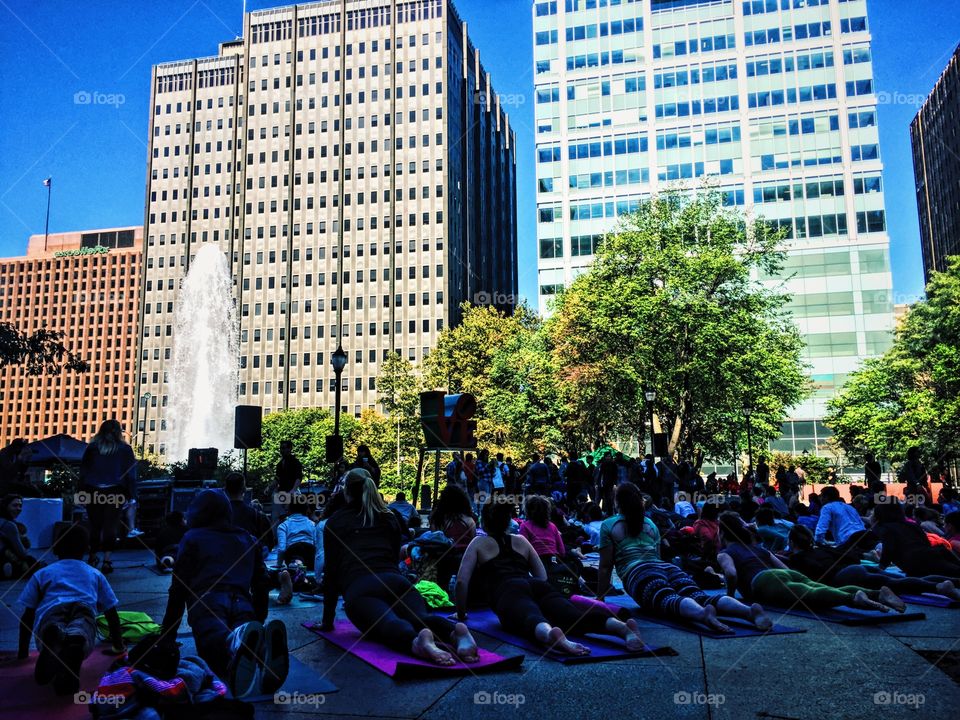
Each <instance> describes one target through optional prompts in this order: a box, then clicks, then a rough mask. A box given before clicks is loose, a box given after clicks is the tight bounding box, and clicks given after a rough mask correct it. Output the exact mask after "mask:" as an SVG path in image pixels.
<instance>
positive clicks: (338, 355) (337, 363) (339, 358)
mask: <svg viewBox="0 0 960 720" xmlns="http://www.w3.org/2000/svg"><path fill="white" fill-rule="evenodd" d="M330 364H331V365H332V366H333V373H334V375H336V378H337V387H336V389H335V391H334V401H335V402H336V407H335V408H334V409H333V434H334V435H336V436H337V437H340V376H341V375H342V374H343V369H344V368H345V367H346V366H347V354H346V353H345V352H344V351H343V346H342V345H340V344H339V343H338V344H337V349H336V350H335V351H334V353H333V355H331V356H330Z"/></svg>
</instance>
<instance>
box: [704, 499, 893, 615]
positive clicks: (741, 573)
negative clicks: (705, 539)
mask: <svg viewBox="0 0 960 720" xmlns="http://www.w3.org/2000/svg"><path fill="white" fill-rule="evenodd" d="M720 540H721V542H722V543H723V551H722V552H721V553H720V554H719V555H717V561H718V562H719V563H720V567H721V568H722V569H723V574H724V577H726V580H727V594H729V595H733V594H734V593H735V592H736V591H737V590H739V591H740V594H741V595H742V596H743V597H744V599H745V600H747V601H748V602H759V603H763V604H764V605H767V604H769V605H775V606H779V607H792V606H794V605H797V604H801V605H803V606H805V607H806V608H807V609H810V610H813V611H816V610H826V609H829V608H834V607H837V606H838V605H849V606H850V607H856V608H862V609H864V610H879V611H881V612H888V611H889V610H890V609H891V608H893V609H894V610H896V611H898V612H904V611H905V610H906V607H907V606H906V604H905V603H904V602H903V600H901V599H900V598H898V597H897V596H896V595H895V594H894V593H893V591H892V590H891V589H890V588H889V587H886V586H883V587H882V588H880V590H879V591H874V590H867V589H866V588H862V587H857V586H855V585H846V586H843V587H836V588H834V587H830V586H828V585H823V584H822V583H818V582H814V581H813V580H811V579H810V578H808V577H807V576H806V575H804V574H803V573H801V572H798V571H796V570H791V569H789V568H788V567H787V566H786V565H784V564H783V561H782V560H780V558H778V557H777V556H776V555H774V554H773V553H771V552H770V551H769V550H766V549H764V548H762V547H760V546H759V545H757V544H756V543H755V541H754V536H753V533H752V532H751V531H750V529H749V528H748V527H747V526H746V525H744V524H743V520H741V519H740V516H739V515H737V514H736V513H734V512H724V513H721V514H720Z"/></svg>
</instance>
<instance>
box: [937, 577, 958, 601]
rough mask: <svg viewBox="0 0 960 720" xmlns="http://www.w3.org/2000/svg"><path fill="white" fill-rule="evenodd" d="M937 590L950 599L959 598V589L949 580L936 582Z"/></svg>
mask: <svg viewBox="0 0 960 720" xmlns="http://www.w3.org/2000/svg"><path fill="white" fill-rule="evenodd" d="M937 592H938V593H940V594H941V595H945V596H946V597H948V598H950V599H951V600H960V590H957V586H956V585H954V584H953V583H952V582H951V581H949V580H944V581H943V582H942V583H937Z"/></svg>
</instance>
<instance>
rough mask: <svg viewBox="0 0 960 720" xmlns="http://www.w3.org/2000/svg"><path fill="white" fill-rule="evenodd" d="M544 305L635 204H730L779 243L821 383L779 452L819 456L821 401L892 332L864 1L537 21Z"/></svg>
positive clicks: (624, 6)
mask: <svg viewBox="0 0 960 720" xmlns="http://www.w3.org/2000/svg"><path fill="white" fill-rule="evenodd" d="M533 16H534V17H533V32H534V77H535V85H536V133H537V141H536V153H537V191H538V192H537V215H538V218H537V220H538V223H537V242H538V245H539V266H538V269H539V304H540V310H541V311H542V312H549V310H550V301H551V298H552V296H553V295H555V293H556V292H557V291H558V290H559V289H561V288H563V287H564V286H566V285H568V284H569V283H570V282H571V281H572V280H573V278H574V277H576V275H577V274H578V273H579V272H581V271H582V270H583V269H584V268H586V267H588V266H589V264H590V262H591V260H592V259H593V254H594V252H595V251H596V247H597V243H598V241H599V240H600V239H601V238H602V236H603V234H604V233H605V232H608V231H610V230H611V229H613V228H614V227H615V226H616V223H617V217H618V216H619V215H621V214H624V213H628V212H630V211H632V210H633V209H635V208H636V207H637V204H638V202H639V201H640V199H642V198H644V197H648V196H650V195H651V194H652V193H656V192H658V191H660V190H664V189H666V188H670V187H676V186H679V187H686V188H690V189H694V188H697V187H699V186H700V185H701V184H703V183H704V182H706V183H709V184H710V185H712V186H714V187H717V188H719V189H720V190H721V191H722V192H723V194H724V198H725V202H726V203H727V204H729V205H731V206H737V207H740V208H742V209H743V210H744V211H746V212H748V213H756V214H760V215H763V216H764V217H765V218H767V219H768V220H770V221H771V222H776V223H777V224H779V225H781V226H783V227H785V228H786V229H787V231H788V237H789V249H790V252H789V257H788V261H787V263H786V268H785V270H784V273H783V274H782V275H781V277H780V278H766V277H764V278H760V279H761V280H764V281H769V282H772V283H779V282H782V283H784V284H785V286H786V289H787V290H788V291H789V292H790V293H792V294H793V303H792V310H793V313H794V317H795V318H796V322H797V324H798V326H799V328H800V330H801V332H802V333H803V335H804V338H805V340H806V343H807V348H806V351H805V355H806V361H807V362H808V363H809V364H810V366H811V369H810V372H811V374H812V376H813V380H814V383H815V388H816V389H815V391H814V394H813V395H812V396H811V398H810V399H808V400H807V401H805V402H804V403H802V404H801V405H800V406H798V407H796V408H794V409H793V411H792V413H791V415H792V419H791V421H790V422H788V423H786V424H785V425H784V428H783V437H782V438H781V439H780V440H778V441H776V442H774V443H772V444H771V448H772V449H774V450H783V451H787V452H795V453H801V452H803V451H804V450H807V451H810V452H815V451H816V450H817V448H818V447H819V446H820V445H822V444H823V442H824V440H825V439H826V438H827V437H828V436H829V431H828V430H826V428H824V427H823V425H822V424H821V422H820V421H819V419H820V418H821V417H822V416H823V414H824V410H825V404H826V401H827V400H828V399H829V398H830V397H831V396H832V395H833V394H834V393H835V392H836V390H837V389H839V387H840V386H841V385H842V384H843V382H844V380H845V378H846V377H847V375H848V374H849V373H850V372H852V371H853V370H855V369H856V368H857V367H858V366H859V365H860V363H861V362H862V361H863V359H864V358H866V357H870V356H873V355H877V354H879V353H881V352H883V351H884V350H885V349H886V348H887V347H888V346H889V343H890V341H891V330H892V328H893V305H892V279H891V274H890V263H889V237H888V235H887V231H886V220H885V216H884V199H883V184H882V181H881V169H882V163H881V159H880V149H879V140H878V132H877V111H876V102H877V100H876V95H875V88H874V84H873V66H872V58H871V36H870V31H869V24H868V19H867V5H866V2H865V0H747V1H743V0H543V1H542V2H536V3H534V5H533Z"/></svg>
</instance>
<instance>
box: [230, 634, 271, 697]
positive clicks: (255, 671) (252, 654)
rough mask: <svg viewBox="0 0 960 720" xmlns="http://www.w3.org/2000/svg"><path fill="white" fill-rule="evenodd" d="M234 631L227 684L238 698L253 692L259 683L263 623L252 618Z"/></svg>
mask: <svg viewBox="0 0 960 720" xmlns="http://www.w3.org/2000/svg"><path fill="white" fill-rule="evenodd" d="M234 632H235V633H239V636H238V637H237V641H236V644H237V650H236V654H235V655H234V656H233V662H232V663H231V666H230V671H229V683H228V685H229V686H230V692H232V693H233V696H234V697H235V698H237V699H238V700H240V699H242V698H244V697H247V696H248V695H252V694H253V693H255V692H256V691H257V687H258V686H259V684H260V666H261V664H262V658H263V655H264V633H263V625H261V624H260V623H259V622H257V621H256V620H253V621H251V622H248V623H246V624H245V625H243V627H242V628H238V629H237V630H235V631H234Z"/></svg>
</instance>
